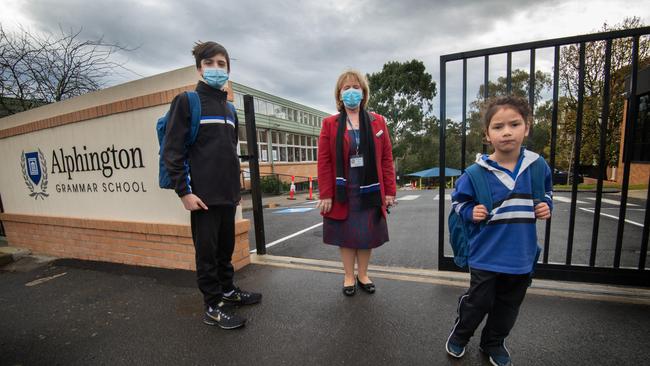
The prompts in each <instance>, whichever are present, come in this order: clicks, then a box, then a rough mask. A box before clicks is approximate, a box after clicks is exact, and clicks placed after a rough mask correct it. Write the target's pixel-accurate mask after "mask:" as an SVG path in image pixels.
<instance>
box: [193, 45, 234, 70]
mask: <svg viewBox="0 0 650 366" xmlns="http://www.w3.org/2000/svg"><path fill="white" fill-rule="evenodd" d="M218 54H222V55H224V57H225V58H226V66H227V67H228V72H230V56H228V51H226V48H225V47H224V46H222V45H220V44H219V43H217V42H212V41H208V42H201V41H198V42H196V43H195V44H194V48H193V49H192V55H193V56H194V60H196V68H197V69H198V68H199V67H201V60H203V59H206V58H211V57H214V56H216V55H218Z"/></svg>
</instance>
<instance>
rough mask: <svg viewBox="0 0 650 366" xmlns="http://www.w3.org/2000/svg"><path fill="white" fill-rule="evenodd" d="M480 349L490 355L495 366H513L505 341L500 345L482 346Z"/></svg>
mask: <svg viewBox="0 0 650 366" xmlns="http://www.w3.org/2000/svg"><path fill="white" fill-rule="evenodd" d="M478 349H479V351H481V352H483V353H484V354H486V355H487V356H488V357H489V360H490V363H491V364H492V365H493V366H512V361H511V360H510V352H509V351H508V349H507V348H506V343H505V342H503V343H501V346H499V347H490V348H486V347H483V346H480V347H479V348H478Z"/></svg>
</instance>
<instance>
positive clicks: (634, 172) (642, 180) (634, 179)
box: [616, 100, 650, 184]
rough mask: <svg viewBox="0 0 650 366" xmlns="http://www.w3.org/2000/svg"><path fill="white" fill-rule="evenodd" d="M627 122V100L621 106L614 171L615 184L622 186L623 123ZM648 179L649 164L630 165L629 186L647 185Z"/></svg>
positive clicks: (623, 165) (649, 176)
mask: <svg viewBox="0 0 650 366" xmlns="http://www.w3.org/2000/svg"><path fill="white" fill-rule="evenodd" d="M626 120H627V100H626V101H625V103H624V105H623V119H622V121H621V142H620V144H619V149H618V151H619V154H618V169H616V182H618V183H620V184H623V173H624V171H623V170H624V168H625V163H624V162H623V148H624V147H625V121H626ZM649 179H650V164H635V163H631V164H630V184H648V180H649Z"/></svg>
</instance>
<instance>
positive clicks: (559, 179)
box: [553, 169, 584, 184]
mask: <svg viewBox="0 0 650 366" xmlns="http://www.w3.org/2000/svg"><path fill="white" fill-rule="evenodd" d="M568 177H569V172H567V171H563V170H558V169H555V170H554V171H553V184H570V183H571V182H568V181H567V178H568ZM582 182H584V177H583V175H582V174H578V184H580V183H582Z"/></svg>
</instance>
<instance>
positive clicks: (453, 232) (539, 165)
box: [447, 156, 546, 268]
mask: <svg viewBox="0 0 650 366" xmlns="http://www.w3.org/2000/svg"><path fill="white" fill-rule="evenodd" d="M545 165H546V163H545V161H544V158H542V157H541V156H540V157H539V158H538V159H537V160H535V162H533V163H532V164H531V165H530V168H529V169H531V180H532V185H533V201H534V202H535V204H537V203H538V202H540V201H543V200H544V197H545V196H546V190H545V188H544V181H545V179H544V178H545V171H544V170H545V169H544V168H545ZM465 174H467V177H468V178H469V180H470V182H471V183H472V187H473V188H474V192H475V193H476V201H477V202H478V204H481V205H484V206H485V207H486V208H487V211H488V212H492V204H493V202H492V193H491V192H490V186H489V185H488V182H487V177H486V176H485V174H488V172H487V171H486V169H485V168H483V167H481V166H480V165H478V164H472V165H470V166H469V167H468V168H467V169H465ZM486 223H487V221H486V220H483V221H481V222H480V223H479V224H474V223H471V222H465V221H463V219H462V217H460V215H459V214H457V213H456V210H454V209H453V208H452V210H451V211H450V212H449V216H448V218H447V224H448V225H449V243H450V244H451V249H452V250H453V252H454V263H456V265H457V266H458V267H460V268H465V267H467V258H468V257H469V241H470V238H472V237H474V236H476V234H478V232H479V231H481V229H483V227H484V226H485V225H486ZM540 252H541V248H540V247H539V246H538V247H537V254H536V256H535V263H537V259H539V254H540Z"/></svg>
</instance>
